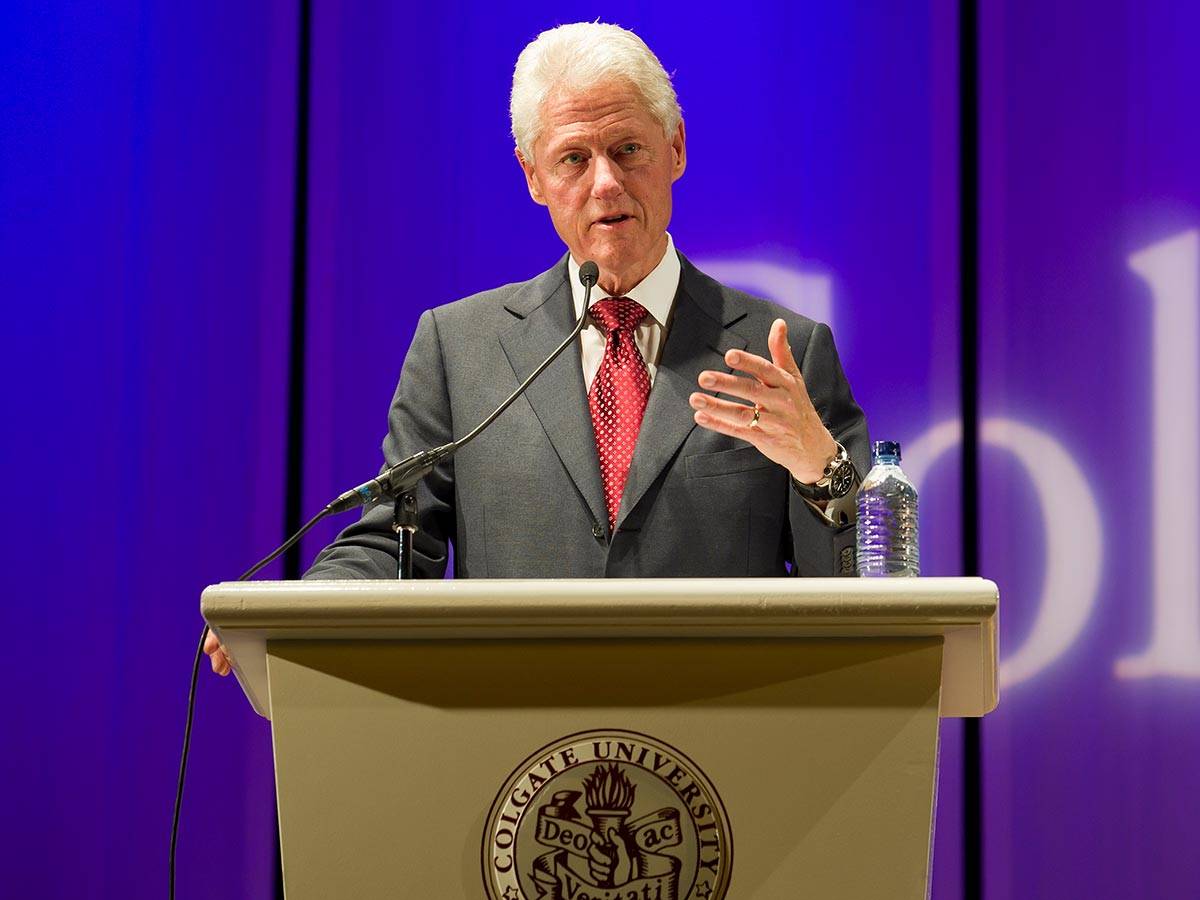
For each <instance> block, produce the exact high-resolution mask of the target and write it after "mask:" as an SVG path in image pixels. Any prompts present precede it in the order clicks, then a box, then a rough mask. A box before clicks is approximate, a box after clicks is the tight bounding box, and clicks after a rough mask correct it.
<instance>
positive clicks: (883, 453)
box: [871, 441, 900, 462]
mask: <svg viewBox="0 0 1200 900" xmlns="http://www.w3.org/2000/svg"><path fill="white" fill-rule="evenodd" d="M871 459H872V460H874V461H876V462H878V461H879V460H881V459H892V460H895V461H896V462H900V442H899V441H875V442H874V443H873V444H871Z"/></svg>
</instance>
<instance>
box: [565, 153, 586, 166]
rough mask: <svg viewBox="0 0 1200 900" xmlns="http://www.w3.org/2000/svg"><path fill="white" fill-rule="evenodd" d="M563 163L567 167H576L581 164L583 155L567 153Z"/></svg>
mask: <svg viewBox="0 0 1200 900" xmlns="http://www.w3.org/2000/svg"><path fill="white" fill-rule="evenodd" d="M563 162H565V163H566V164H567V165H568V166H577V165H579V164H580V163H581V162H583V154H582V153H568V154H567V155H566V156H564V157H563Z"/></svg>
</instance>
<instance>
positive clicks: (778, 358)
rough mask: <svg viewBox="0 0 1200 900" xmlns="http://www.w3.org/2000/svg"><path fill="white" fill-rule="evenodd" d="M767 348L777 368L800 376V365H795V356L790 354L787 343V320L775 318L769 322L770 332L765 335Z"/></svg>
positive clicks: (789, 345)
mask: <svg viewBox="0 0 1200 900" xmlns="http://www.w3.org/2000/svg"><path fill="white" fill-rule="evenodd" d="M767 349H768V350H770V351H771V360H772V362H774V363H775V365H777V366H779V368H781V369H783V370H785V371H787V372H791V373H792V374H793V375H795V376H797V377H799V376H800V367H799V366H798V365H796V357H795V356H793V355H792V345H791V344H790V343H788V335H787V322H785V321H783V319H776V320H775V321H774V322H772V323H771V332H770V334H768V335H767Z"/></svg>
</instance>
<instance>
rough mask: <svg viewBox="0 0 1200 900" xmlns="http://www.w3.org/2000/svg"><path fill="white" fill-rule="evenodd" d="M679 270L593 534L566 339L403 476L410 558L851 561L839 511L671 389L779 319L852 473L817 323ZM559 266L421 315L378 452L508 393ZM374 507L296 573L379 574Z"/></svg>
mask: <svg viewBox="0 0 1200 900" xmlns="http://www.w3.org/2000/svg"><path fill="white" fill-rule="evenodd" d="M680 259H681V261H682V266H683V271H682V274H681V277H680V285H679V292H678V294H677V295H676V298H675V307H674V312H673V315H672V321H671V322H670V324H669V330H668V332H667V339H666V343H665V345H664V347H663V350H662V354H661V359H660V363H659V368H658V371H657V374H656V375H655V379H654V387H653V389H652V390H651V392H650V399H649V401H648V404H647V407H646V412H645V417H644V419H643V422H642V428H641V432H640V434H639V435H638V441H637V446H636V448H635V451H634V456H633V461H632V463H631V465H630V469H629V477H628V480H627V482H626V485H625V494H624V496H623V499H622V501H621V510H620V514H619V516H618V518H617V524H616V528H615V531H614V532H613V533H610V530H609V527H608V515H607V512H606V510H605V504H604V493H603V490H602V488H601V480H600V469H599V464H598V463H597V459H596V447H595V439H594V437H593V433H592V423H591V418H590V414H589V412H588V404H587V397H586V394H585V391H584V383H583V373H582V364H581V362H580V352H579V344H578V342H576V343H575V346H574V348H573V349H571V348H568V350H567V351H566V352H564V353H563V355H562V356H560V357H559V358H558V359H557V360H555V362H554V363H553V364H552V365H551V366H550V367H549V369H547V370H546V371H545V372H544V373H543V374H542V375H541V376H540V377H539V378H538V379H537V380H536V381H535V382H534V383H533V384H532V385H531V386H530V388H529V391H528V392H527V393H526V395H525V397H524V398H521V399H518V400H517V402H516V403H514V404H513V406H512V407H511V408H509V409H508V410H506V411H505V412H504V414H503V415H501V416H500V418H499V419H497V420H496V421H495V422H494V423H493V424H492V426H491V427H490V428H489V429H488V430H486V431H485V432H484V433H483V434H482V435H480V436H479V437H478V438H477V439H476V440H475V441H474V442H473V443H472V444H469V445H468V446H467V447H465V448H464V449H463V450H462V451H461V452H460V453H459V454H458V455H457V456H456V457H455V458H454V459H453V460H451V461H449V462H447V463H446V464H444V465H442V466H440V467H439V468H438V469H436V470H435V471H434V472H433V473H432V474H431V475H430V476H429V477H428V478H427V479H426V480H425V481H424V482H423V483H422V484H421V486H420V487H419V489H418V500H419V504H420V522H421V531H420V533H419V536H418V538H417V541H416V554H415V557H416V559H415V565H414V567H415V569H416V570H417V573H418V575H419V576H421V577H426V578H437V577H441V576H442V575H443V574H444V573H445V570H446V564H447V558H448V552H447V545H448V544H449V545H452V546H453V550H454V553H453V558H454V574H455V575H456V576H457V577H460V578H461V577H471V578H585V577H593V578H594V577H605V576H607V577H638V578H647V577H671V576H696V577H700V576H744V575H752V576H754V575H786V574H787V573H788V567H789V566H790V568H791V570H792V572H793V573H794V574H799V575H833V574H838V573H841V574H850V573H852V571H853V554H854V529H853V526H845V527H842V528H835V527H833V526H831V525H829V524H828V523H827V522H826V520H825V519H824V518H823V517H821V516H819V515H818V514H817V513H815V512H814V511H813V510H812V509H811V508H810V507H809V506H808V505H807V504H806V503H805V502H804V501H803V500H802V499H801V498H800V497H799V496H798V495H796V494H795V493H794V492H793V491H792V490H791V487H790V481H789V478H788V473H787V471H786V470H785V469H784V468H782V467H781V466H778V465H776V464H775V463H773V462H771V461H770V460H768V459H767V458H766V457H765V456H763V455H762V454H760V453H759V452H758V450H756V449H755V448H754V447H752V446H750V445H749V444H747V443H745V442H744V441H740V440H736V439H734V438H730V437H726V436H724V435H719V434H715V433H713V432H710V431H708V430H706V429H703V428H699V427H698V426H696V425H695V423H694V422H693V420H692V409H691V407H690V406H689V405H688V395H689V394H690V393H691V392H692V391H694V390H697V384H696V378H697V376H698V375H699V373H700V372H701V371H702V370H704V369H716V370H720V371H729V367H728V366H726V365H725V362H724V358H723V357H724V354H725V352H726V351H727V350H729V349H731V348H739V349H746V350H748V351H749V352H751V353H756V354H759V355H761V356H765V357H768V358H769V357H770V354H769V352H768V350H767V346H766V339H767V332H768V330H769V329H770V325H771V322H772V320H773V319H775V318H777V317H782V318H783V319H785V320H786V321H787V323H788V334H789V337H790V340H791V343H792V348H793V351H794V353H795V356H796V359H797V360H798V361H800V367H801V371H802V372H803V374H804V378H805V382H806V383H807V385H808V390H809V393H810V395H811V397H812V399H813V402H814V405H815V406H816V409H817V411H818V412H819V413H820V415H821V418H822V419H823V421H824V422H825V425H826V427H828V428H829V430H830V431H831V432H832V434H833V436H834V437H835V438H837V439H838V440H839V441H841V442H842V444H843V445H845V447H846V449H847V450H848V451H849V452H850V454H851V456H852V457H853V459H854V461H855V464H856V465H857V467H858V469H859V471H860V472H862V473H865V472H866V468H867V463H868V461H869V450H868V440H867V425H866V420H865V418H864V417H863V413H862V410H861V409H860V408H859V407H858V405H857V404H856V403H855V402H854V398H853V397H852V396H851V393H850V386H849V385H848V384H847V383H846V377H845V375H844V373H843V372H842V367H841V364H840V362H839V361H838V356H837V352H836V350H835V349H834V346H833V338H832V335H831V334H830V331H829V328H828V327H827V326H825V325H822V324H818V323H816V322H813V321H811V320H810V319H806V318H804V317H803V316H798V315H796V314H794V313H792V312H790V311H788V310H785V309H783V308H782V307H779V306H777V305H775V304H773V303H769V302H767V301H765V300H759V299H756V298H754V297H751V296H749V295H747V294H743V293H741V292H739V291H735V290H732V289H730V288H727V287H725V286H724V285H721V284H718V283H717V282H716V281H714V280H713V279H711V278H709V277H708V276H707V275H705V274H704V273H702V272H700V271H699V270H698V269H696V268H695V267H694V266H693V265H691V264H690V263H689V262H688V261H687V260H686V259H684V258H683V257H682V255H681V257H680ZM573 319H574V314H573V308H572V303H571V291H570V286H569V285H568V283H567V264H566V257H565V256H564V257H563V259H562V260H560V261H559V263H558V264H557V265H556V266H554V268H552V269H550V270H549V271H548V272H545V273H543V274H541V275H539V276H538V277H536V278H534V279H533V280H531V281H526V282H523V283H521V284H511V285H505V286H504V287H500V288H496V289H495V290H491V291H485V292H484V293H482V294H477V295H475V296H473V297H468V298H466V299H464V300H460V301H458V302H456V303H451V304H449V305H447V306H442V307H439V308H437V309H433V310H430V311H428V312H426V313H424V315H422V317H421V320H420V323H419V324H418V326H417V331H416V334H415V336H414V337H413V341H412V345H411V346H410V347H409V351H408V356H407V358H406V359H405V362H404V369H403V371H402V374H401V376H400V383H399V385H398V387H397V388H396V394H395V397H394V399H393V400H392V405H391V411H390V414H389V421H388V424H389V430H388V436H387V438H386V440H385V441H384V444H383V451H384V457H385V464H386V465H391V464H393V463H395V462H396V461H398V460H399V459H402V458H403V457H404V456H407V455H408V454H410V453H414V452H416V451H417V450H420V449H422V448H425V447H433V446H437V445H440V444H444V443H447V442H449V441H451V440H452V439H454V438H456V437H460V436H461V435H463V434H465V433H466V432H467V431H468V430H470V429H471V428H472V427H474V426H475V425H476V424H477V423H478V422H480V421H481V420H482V419H483V418H484V417H485V416H487V415H488V414H489V413H490V412H492V410H494V409H495V408H496V407H497V406H498V405H499V404H500V402H501V401H502V400H503V399H504V398H505V397H506V396H507V395H508V394H509V393H511V392H512V390H513V389H514V388H515V387H516V386H517V384H518V383H519V382H520V381H521V380H522V379H524V378H525V377H526V376H527V375H528V374H529V373H530V372H531V371H532V370H533V369H534V368H535V367H536V366H537V365H538V364H539V363H540V362H541V361H542V360H543V359H545V358H546V357H547V356H548V355H549V354H550V352H551V351H552V350H553V349H554V348H555V347H556V346H557V345H558V344H559V343H560V342H561V341H562V339H563V338H564V337H566V335H567V334H568V333H569V332H570V330H571V328H572V326H573V324H574V321H573ZM391 519H392V508H391V505H390V504H380V505H378V506H376V507H374V508H371V509H369V510H367V511H366V512H365V513H364V515H363V516H362V518H361V519H360V520H359V521H358V522H357V523H356V524H354V525H351V526H350V527H349V528H347V529H346V530H345V531H343V532H342V533H341V534H340V535H339V536H338V538H337V539H336V540H335V541H334V542H333V543H332V544H330V545H329V546H328V547H326V548H325V550H324V551H322V553H321V554H320V556H319V557H318V558H317V560H316V562H315V563H314V565H313V567H312V568H311V569H310V570H309V572H308V573H307V574H306V575H305V577H306V578H322V579H343V578H394V577H396V547H397V544H396V539H395V536H394V535H393V534H392V531H391Z"/></svg>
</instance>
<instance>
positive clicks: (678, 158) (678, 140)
mask: <svg viewBox="0 0 1200 900" xmlns="http://www.w3.org/2000/svg"><path fill="white" fill-rule="evenodd" d="M671 153H672V156H673V157H674V161H673V165H672V167H671V181H672V182H675V181H678V180H679V179H680V177H681V176H682V175H683V170H684V169H686V168H687V133H686V132H685V130H684V127H683V119H680V120H679V127H678V128H677V129H675V137H674V138H672V140H671Z"/></svg>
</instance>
